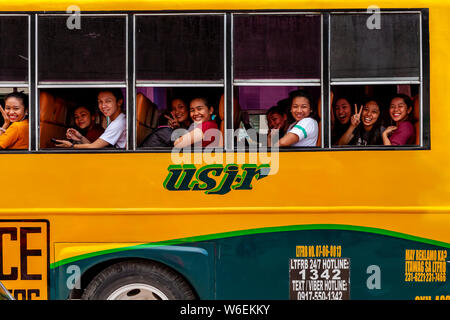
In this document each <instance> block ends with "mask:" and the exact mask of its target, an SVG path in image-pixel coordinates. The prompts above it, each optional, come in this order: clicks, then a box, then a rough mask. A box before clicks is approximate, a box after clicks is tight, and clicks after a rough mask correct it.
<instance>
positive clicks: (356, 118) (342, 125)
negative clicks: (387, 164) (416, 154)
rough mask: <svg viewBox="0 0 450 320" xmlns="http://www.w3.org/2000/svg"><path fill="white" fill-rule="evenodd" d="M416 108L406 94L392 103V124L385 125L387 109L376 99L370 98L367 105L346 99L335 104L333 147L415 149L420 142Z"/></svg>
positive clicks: (390, 120)
mask: <svg viewBox="0 0 450 320" xmlns="http://www.w3.org/2000/svg"><path fill="white" fill-rule="evenodd" d="M413 108H414V104H413V101H412V99H411V98H410V97H408V96H407V95H405V94H396V95H394V96H393V97H392V98H391V99H390V104H389V108H388V110H387V111H388V114H389V120H388V121H387V123H386V124H384V123H383V118H384V116H383V112H384V108H383V107H382V105H381V104H380V102H379V101H378V100H377V99H375V98H371V97H370V98H366V99H365V101H364V103H363V105H361V106H357V105H356V104H354V105H353V106H352V105H351V103H350V101H349V100H348V99H347V98H344V97H338V98H336V99H335V102H334V104H333V110H334V117H335V121H334V125H333V129H332V134H331V143H332V145H357V146H368V145H397V146H399V145H413V144H415V141H416V132H415V128H414V125H413V123H414V121H415V119H414V117H413Z"/></svg>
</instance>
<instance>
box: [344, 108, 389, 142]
mask: <svg viewBox="0 0 450 320" xmlns="http://www.w3.org/2000/svg"><path fill="white" fill-rule="evenodd" d="M366 101H367V102H366V103H365V104H364V105H363V106H361V108H360V109H359V112H358V110H357V106H356V104H355V114H354V115H353V116H352V117H351V119H350V126H349V127H348V129H347V131H346V132H345V133H344V135H343V136H342V137H341V138H340V139H339V141H338V144H339V145H346V144H350V145H357V146H367V145H380V144H383V140H382V138H381V132H382V131H383V130H384V128H383V127H382V126H381V119H382V117H381V108H380V104H379V103H378V102H377V101H376V100H374V99H367V100H366Z"/></svg>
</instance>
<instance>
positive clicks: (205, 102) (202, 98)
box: [189, 96, 212, 109]
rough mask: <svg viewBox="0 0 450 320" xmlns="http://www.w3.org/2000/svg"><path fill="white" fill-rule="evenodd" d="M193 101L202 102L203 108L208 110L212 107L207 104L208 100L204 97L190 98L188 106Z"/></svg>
mask: <svg viewBox="0 0 450 320" xmlns="http://www.w3.org/2000/svg"><path fill="white" fill-rule="evenodd" d="M194 100H202V101H203V103H204V104H205V106H207V107H208V109H209V108H211V107H212V105H210V104H209V100H208V98H207V97H205V96H198V97H194V98H192V99H191V101H190V102H189V105H190V104H191V103H192V101H194Z"/></svg>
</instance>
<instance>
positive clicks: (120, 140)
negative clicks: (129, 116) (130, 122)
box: [99, 113, 127, 148]
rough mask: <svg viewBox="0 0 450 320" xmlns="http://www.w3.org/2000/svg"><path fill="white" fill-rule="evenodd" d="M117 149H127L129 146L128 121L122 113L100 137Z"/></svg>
mask: <svg viewBox="0 0 450 320" xmlns="http://www.w3.org/2000/svg"><path fill="white" fill-rule="evenodd" d="M99 138H100V139H102V140H104V141H106V142H108V143H109V144H110V145H113V146H114V147H116V148H125V147H126V145H127V121H126V116H125V115H124V114H123V113H120V114H119V115H118V116H117V118H115V119H114V120H113V121H112V122H111V123H110V124H109V126H108V127H106V130H105V132H103V134H102V135H101V136H100V137H99Z"/></svg>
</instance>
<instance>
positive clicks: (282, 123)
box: [233, 86, 320, 149]
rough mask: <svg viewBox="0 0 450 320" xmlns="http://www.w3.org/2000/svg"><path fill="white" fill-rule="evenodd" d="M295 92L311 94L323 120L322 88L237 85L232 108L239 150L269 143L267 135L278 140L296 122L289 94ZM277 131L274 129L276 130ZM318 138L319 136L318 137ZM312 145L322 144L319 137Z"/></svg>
mask: <svg viewBox="0 0 450 320" xmlns="http://www.w3.org/2000/svg"><path fill="white" fill-rule="evenodd" d="M296 91H305V92H307V93H308V94H309V95H310V96H311V100H312V101H311V102H312V108H313V109H314V113H315V115H316V116H319V117H318V118H317V120H319V121H318V123H320V114H319V112H318V109H319V101H320V87H301V86H240V87H237V88H235V93H234V96H235V98H236V101H235V106H236V105H237V107H235V108H234V109H233V115H234V124H233V125H234V127H235V128H237V130H236V132H235V143H236V146H237V148H238V149H241V148H243V147H246V146H248V147H250V146H252V145H257V146H267V145H268V138H269V137H268V135H269V133H271V135H274V134H275V131H277V133H276V134H277V135H278V137H274V139H276V140H273V141H272V136H271V140H270V142H272V144H273V143H275V142H276V141H278V140H279V139H280V138H281V137H283V136H284V135H285V134H286V133H287V132H288V129H289V127H290V125H292V124H293V123H295V122H296V120H295V118H294V117H293V114H292V110H291V103H290V101H291V100H290V95H291V94H292V93H293V92H296ZM274 130H275V131H274ZM317 138H318V136H317ZM313 146H320V139H317V140H315V141H314V145H313Z"/></svg>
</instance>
